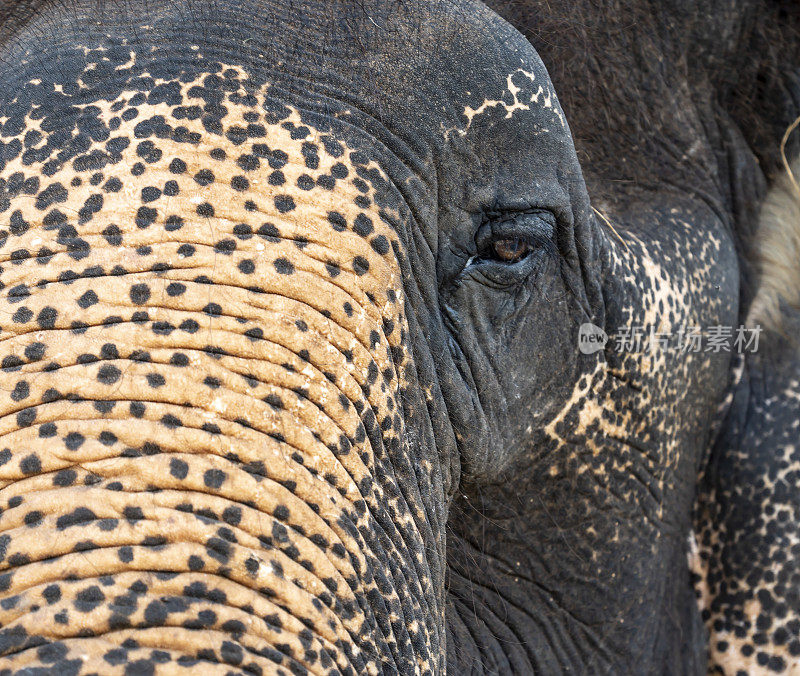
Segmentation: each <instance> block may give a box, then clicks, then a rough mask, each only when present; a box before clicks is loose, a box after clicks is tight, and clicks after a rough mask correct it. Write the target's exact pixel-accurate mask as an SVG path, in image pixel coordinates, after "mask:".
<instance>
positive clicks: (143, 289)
mask: <svg viewBox="0 0 800 676" xmlns="http://www.w3.org/2000/svg"><path fill="white" fill-rule="evenodd" d="M130 296H131V301H132V302H133V303H134V304H135V305H144V304H145V303H146V302H147V301H148V300H150V287H149V286H147V284H134V285H133V286H132V287H131V290H130Z"/></svg>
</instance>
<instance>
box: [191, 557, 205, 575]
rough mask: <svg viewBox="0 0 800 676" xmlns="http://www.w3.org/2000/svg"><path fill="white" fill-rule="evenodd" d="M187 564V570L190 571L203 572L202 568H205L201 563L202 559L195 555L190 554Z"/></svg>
mask: <svg viewBox="0 0 800 676" xmlns="http://www.w3.org/2000/svg"><path fill="white" fill-rule="evenodd" d="M187 564H188V565H189V570H192V571H197V570H203V568H205V566H206V564H205V563H204V562H203V559H201V558H200V557H199V556H197V555H196V554H192V555H191V556H190V557H189V559H188V561H187Z"/></svg>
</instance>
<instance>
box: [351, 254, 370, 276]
mask: <svg viewBox="0 0 800 676" xmlns="http://www.w3.org/2000/svg"><path fill="white" fill-rule="evenodd" d="M368 270H369V261H368V260H367V259H366V258H364V257H363V256H356V257H355V258H354V259H353V271H354V272H355V273H356V274H357V275H359V276H361V275H364V274H366V273H367V271H368Z"/></svg>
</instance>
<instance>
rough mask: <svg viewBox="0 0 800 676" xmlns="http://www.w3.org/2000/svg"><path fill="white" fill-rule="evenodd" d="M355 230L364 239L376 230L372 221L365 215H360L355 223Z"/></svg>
mask: <svg viewBox="0 0 800 676" xmlns="http://www.w3.org/2000/svg"><path fill="white" fill-rule="evenodd" d="M353 230H355V231H356V233H357V234H359V235H361V236H362V237H366V236H367V235H369V234H370V233H371V232H372V231H373V230H374V227H373V225H372V220H371V219H370V218H369V217H368V216H365V215H364V214H359V215H358V216H356V220H355V222H354V223H353Z"/></svg>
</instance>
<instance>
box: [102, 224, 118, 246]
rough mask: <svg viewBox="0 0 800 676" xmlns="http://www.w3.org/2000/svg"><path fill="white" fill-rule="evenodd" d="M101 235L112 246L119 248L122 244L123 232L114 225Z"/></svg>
mask: <svg viewBox="0 0 800 676" xmlns="http://www.w3.org/2000/svg"><path fill="white" fill-rule="evenodd" d="M101 234H102V235H103V237H104V238H105V240H106V242H108V243H109V244H110V245H111V246H119V245H120V244H122V230H120V229H119V226H117V225H114V224H113V223H112V224H111V225H109V226H108V227H107V228H106V229H105V230H103V232H102V233H101Z"/></svg>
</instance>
